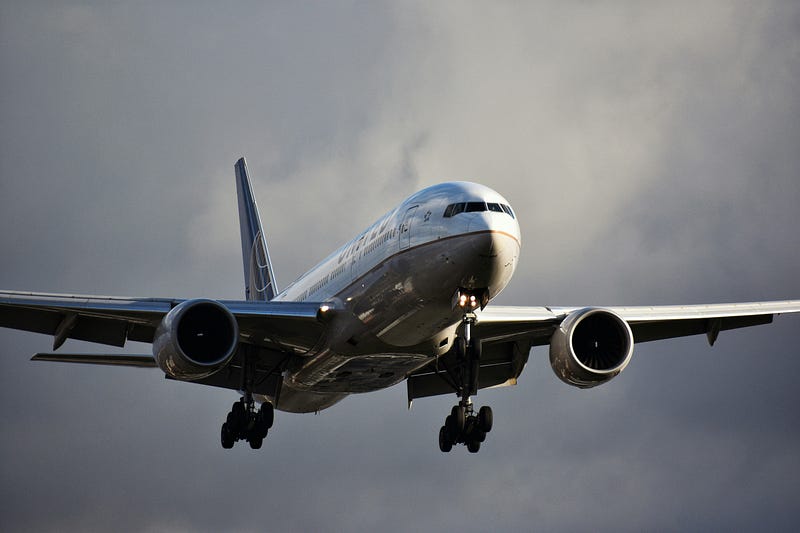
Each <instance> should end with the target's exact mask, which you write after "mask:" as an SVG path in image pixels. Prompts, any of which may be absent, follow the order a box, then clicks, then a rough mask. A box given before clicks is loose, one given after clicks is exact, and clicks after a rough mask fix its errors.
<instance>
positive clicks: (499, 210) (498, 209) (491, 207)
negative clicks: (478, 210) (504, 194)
mask: <svg viewBox="0 0 800 533" xmlns="http://www.w3.org/2000/svg"><path fill="white" fill-rule="evenodd" d="M486 205H488V206H489V211H495V212H497V213H502V212H503V208H502V207H500V204H494V203H489V204H486Z"/></svg>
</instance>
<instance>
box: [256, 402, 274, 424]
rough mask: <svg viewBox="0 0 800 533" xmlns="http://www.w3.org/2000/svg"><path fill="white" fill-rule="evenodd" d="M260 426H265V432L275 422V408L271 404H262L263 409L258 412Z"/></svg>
mask: <svg viewBox="0 0 800 533" xmlns="http://www.w3.org/2000/svg"><path fill="white" fill-rule="evenodd" d="M258 420H259V425H261V426H263V428H264V431H266V430H268V429H270V428H271V427H272V424H273V423H274V422H275V408H274V407H273V406H272V404H271V403H269V402H264V403H262V404H261V409H260V410H259V411H258Z"/></svg>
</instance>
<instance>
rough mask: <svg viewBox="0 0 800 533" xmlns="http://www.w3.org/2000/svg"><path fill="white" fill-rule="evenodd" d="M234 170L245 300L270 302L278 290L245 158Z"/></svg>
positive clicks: (240, 160)
mask: <svg viewBox="0 0 800 533" xmlns="http://www.w3.org/2000/svg"><path fill="white" fill-rule="evenodd" d="M234 168H235V169H236V195H237V196H238V198H239V229H240V230H241V233H242V263H243V265H244V293H245V298H246V299H247V300H249V301H269V300H272V299H273V298H274V297H275V294H277V291H278V287H277V285H276V284H275V274H274V273H273V270H272V262H271V261H270V259H269V250H268V249H267V241H266V239H265V238H264V231H263V230H262V229H261V218H260V217H259V216H258V206H256V199H255V197H253V189H252V187H251V186H250V178H248V177H247V164H246V163H245V161H244V157H243V158H241V159H239V160H238V161H237V162H236V164H235V165H234Z"/></svg>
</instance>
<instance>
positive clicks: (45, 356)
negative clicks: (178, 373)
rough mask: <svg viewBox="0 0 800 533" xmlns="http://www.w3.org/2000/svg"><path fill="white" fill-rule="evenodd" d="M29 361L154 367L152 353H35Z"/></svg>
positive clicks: (154, 362)
mask: <svg viewBox="0 0 800 533" xmlns="http://www.w3.org/2000/svg"><path fill="white" fill-rule="evenodd" d="M31 361H55V362H57V363H82V364H86V365H109V366H135V367H139V368H156V367H157V366H158V365H156V361H155V359H153V356H152V355H105V354H94V353H37V354H36V355H34V356H33V357H31Z"/></svg>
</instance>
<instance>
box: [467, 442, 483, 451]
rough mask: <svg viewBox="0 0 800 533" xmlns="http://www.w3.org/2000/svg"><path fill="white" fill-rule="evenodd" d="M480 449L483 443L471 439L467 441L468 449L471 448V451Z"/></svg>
mask: <svg viewBox="0 0 800 533" xmlns="http://www.w3.org/2000/svg"><path fill="white" fill-rule="evenodd" d="M480 449H481V443H480V442H478V441H474V440H471V441H469V442H468V443H467V450H469V453H478V450H480Z"/></svg>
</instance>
